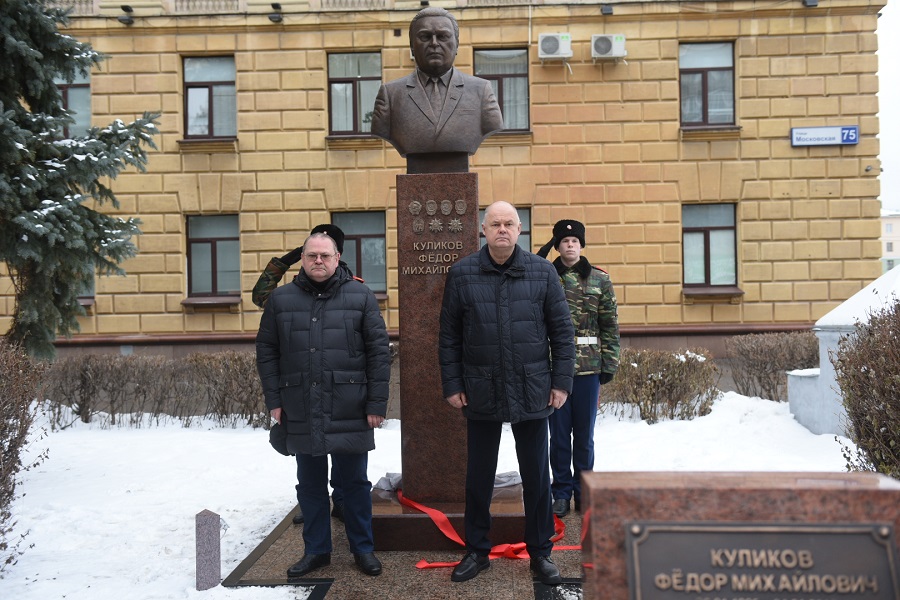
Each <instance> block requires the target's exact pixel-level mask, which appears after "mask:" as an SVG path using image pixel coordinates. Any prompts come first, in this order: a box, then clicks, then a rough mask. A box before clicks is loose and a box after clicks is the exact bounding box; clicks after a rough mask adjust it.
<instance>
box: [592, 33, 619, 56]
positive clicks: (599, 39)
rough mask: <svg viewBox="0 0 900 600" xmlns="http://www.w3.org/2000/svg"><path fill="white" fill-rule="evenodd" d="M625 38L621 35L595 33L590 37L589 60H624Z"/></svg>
mask: <svg viewBox="0 0 900 600" xmlns="http://www.w3.org/2000/svg"><path fill="white" fill-rule="evenodd" d="M627 54H628V52H626V51H625V36H624V35H623V34H621V33H597V34H594V35H592V36H591V58H594V59H597V58H624V57H625V56H626V55H627Z"/></svg>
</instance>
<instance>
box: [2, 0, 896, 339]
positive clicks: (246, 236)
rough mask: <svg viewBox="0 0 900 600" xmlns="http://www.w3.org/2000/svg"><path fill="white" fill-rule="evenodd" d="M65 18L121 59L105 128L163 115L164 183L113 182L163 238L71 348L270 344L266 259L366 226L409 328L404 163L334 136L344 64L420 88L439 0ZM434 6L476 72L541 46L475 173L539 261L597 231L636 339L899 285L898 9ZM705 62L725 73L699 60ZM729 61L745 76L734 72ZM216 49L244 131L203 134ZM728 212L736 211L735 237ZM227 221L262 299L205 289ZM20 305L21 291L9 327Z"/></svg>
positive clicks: (100, 6) (243, 4)
mask: <svg viewBox="0 0 900 600" xmlns="http://www.w3.org/2000/svg"><path fill="white" fill-rule="evenodd" d="M61 4H71V5H74V8H75V12H74V14H73V16H72V18H71V23H70V25H69V27H68V28H67V29H66V33H67V34H69V35H72V36H73V37H76V38H77V39H79V40H82V41H85V42H89V43H90V44H91V45H92V46H93V47H94V48H95V49H97V50H99V51H101V52H103V53H105V54H107V55H108V56H109V59H108V60H107V61H105V62H104V63H103V64H102V68H101V69H100V70H97V71H96V72H94V73H93V74H92V75H91V77H90V111H91V119H92V122H93V124H94V125H103V124H106V123H108V122H110V121H113V120H114V119H122V120H123V121H126V122H127V121H130V120H133V119H134V118H136V117H137V116H140V115H141V114H142V113H143V112H144V111H150V112H161V113H162V117H161V119H160V133H159V135H157V136H156V138H155V141H156V143H157V145H158V146H159V150H158V151H151V153H150V162H149V168H148V171H147V172H146V173H137V172H134V171H128V172H124V173H122V174H121V175H120V176H119V177H118V178H117V179H116V180H115V181H113V182H112V188H113V190H114V191H115V193H116V195H117V197H118V199H119V200H120V202H121V210H120V211H118V212H119V214H121V215H123V216H136V217H139V218H140V219H141V220H142V222H143V225H142V228H141V229H142V231H143V235H141V236H139V237H138V238H137V239H136V244H137V246H138V247H139V250H140V251H139V254H138V256H136V257H135V258H133V259H131V260H128V261H127V262H126V263H124V264H123V267H124V268H125V270H126V271H127V273H128V274H127V276H126V277H112V278H98V279H97V281H96V283H95V288H94V292H93V297H92V299H91V300H90V301H89V302H86V303H85V304H86V305H87V312H88V314H87V315H86V316H84V317H83V318H81V320H80V323H81V334H80V335H79V336H76V338H75V339H74V340H73V341H72V342H70V344H71V343H76V344H82V343H98V342H103V343H106V344H111V345H117V344H119V345H122V344H141V343H144V342H147V343H166V344H176V345H177V344H180V343H186V344H193V345H196V344H204V343H209V342H210V341H211V340H221V341H223V342H232V341H235V342H244V343H246V342H249V341H251V340H252V339H253V335H254V334H255V332H256V329H257V326H258V323H259V318H260V314H261V311H260V309H258V308H257V307H256V306H255V305H254V304H253V303H252V302H251V289H252V288H253V285H254V284H255V282H256V280H257V277H258V276H259V274H260V272H261V271H262V269H263V268H264V267H265V265H266V263H267V262H268V261H269V259H270V258H272V257H273V256H280V255H281V254H284V253H285V252H286V251H287V250H290V249H292V248H294V247H296V246H298V245H300V244H302V242H303V239H304V238H305V236H306V235H307V234H308V232H309V230H310V228H312V227H313V226H314V225H316V224H318V223H323V222H331V221H333V220H334V217H335V215H336V214H340V213H356V212H377V213H379V214H383V215H384V231H383V240H384V248H385V257H384V258H385V262H384V264H385V275H386V276H385V286H384V289H383V290H378V291H379V298H380V302H381V303H382V307H383V311H384V315H385V318H386V321H387V324H388V328H389V329H394V330H396V329H397V328H398V325H399V314H398V290H397V280H398V275H397V232H396V221H397V219H396V206H395V202H396V196H395V192H396V189H395V188H396V184H395V181H396V176H397V175H398V174H401V173H404V172H405V160H404V159H402V158H401V157H400V156H399V155H398V153H397V152H396V151H395V150H394V149H393V148H392V147H390V146H389V145H388V144H386V143H385V142H383V141H381V140H379V139H377V138H373V137H371V136H368V135H365V134H359V132H357V133H356V134H353V135H340V134H335V132H334V131H333V128H334V125H333V123H332V118H333V116H334V115H331V114H330V110H331V109H332V108H333V106H334V98H333V97H332V93H333V91H334V90H335V89H336V88H335V87H334V86H335V85H336V84H335V81H334V80H335V74H334V73H333V72H331V73H330V72H329V57H330V56H331V55H333V54H348V53H369V54H374V55H376V56H377V57H380V62H381V73H380V77H381V79H382V81H385V82H387V81H391V80H394V79H396V78H398V77H401V76H403V75H406V74H408V73H409V72H411V71H412V70H413V69H414V67H415V65H414V63H413V61H412V59H411V56H410V50H409V45H408V35H407V28H408V25H409V22H410V19H411V18H412V17H413V15H414V14H415V12H416V11H418V10H419V9H420V8H421V5H420V3H419V2H415V3H412V2H400V1H396V2H391V0H320V1H316V0H312V1H309V2H307V1H304V0H282V1H281V2H280V3H278V7H280V8H276V7H275V5H273V4H271V3H269V2H257V1H254V0H246V1H244V0H141V1H135V2H132V3H131V4H130V8H131V9H132V11H131V12H124V11H123V10H122V8H120V6H121V5H120V4H118V3H113V2H107V1H105V0H100V1H75V2H61ZM423 4H425V3H423ZM432 5H435V6H442V7H444V8H447V9H448V10H450V11H451V13H452V14H454V16H455V17H456V18H457V20H458V22H459V25H460V48H459V55H458V57H457V61H456V67H457V68H460V69H461V70H463V71H465V72H467V73H473V72H475V71H476V70H478V68H479V65H478V64H477V63H478V60H479V58H478V57H479V56H480V55H479V54H478V52H482V51H486V55H489V56H491V55H492V54H491V51H492V50H507V49H515V50H522V49H524V50H526V53H525V54H524V56H525V57H527V58H525V65H526V73H525V74H526V76H527V88H526V92H527V104H526V105H525V107H526V109H527V113H526V117H525V118H526V126H525V127H520V128H519V129H517V130H515V131H512V130H510V131H504V132H501V133H499V134H497V135H494V136H492V137H490V138H489V139H488V140H486V141H485V142H484V144H483V145H482V146H481V147H480V149H479V150H478V152H477V153H476V154H475V155H474V156H472V157H471V159H470V170H471V171H472V172H474V173H477V175H478V185H479V201H480V204H481V205H482V206H486V205H487V204H489V203H491V202H493V201H495V200H507V201H509V202H511V203H513V204H514V205H515V206H516V207H517V208H519V209H523V210H526V211H527V215H528V219H529V221H530V223H528V229H529V236H530V237H529V238H528V239H529V240H530V244H531V250H532V251H534V250H535V249H536V248H538V247H540V246H541V245H542V244H543V243H544V242H545V241H547V240H548V239H549V238H550V235H551V228H552V226H553V223H555V222H556V221H557V220H558V219H562V218H570V219H577V220H580V221H582V222H584V223H585V224H586V227H587V235H586V239H587V247H586V250H585V255H586V256H587V257H588V259H589V260H590V261H591V263H592V264H595V265H598V266H602V267H603V268H604V269H605V270H607V271H608V272H609V273H610V275H611V277H612V280H613V283H614V286H615V290H616V293H617V297H618V302H619V318H620V324H621V326H622V330H623V334H625V335H626V336H627V335H632V336H635V337H639V336H645V337H646V336H692V335H701V334H703V333H719V334H723V335H724V334H736V333H742V332H753V331H765V330H777V329H784V330H789V329H796V328H803V327H808V326H810V325H811V324H812V323H814V322H815V321H816V320H817V319H818V318H819V317H821V316H822V315H824V314H825V313H827V312H828V311H830V310H831V309H832V308H834V307H835V306H837V305H838V304H840V303H841V302H842V301H843V300H845V299H847V298H848V297H850V296H851V295H852V294H853V293H854V292H856V291H858V290H859V289H861V288H862V287H864V286H865V285H866V284H867V283H869V282H870V281H872V280H873V279H875V278H876V277H878V276H879V275H880V273H881V265H880V262H879V259H880V257H881V245H880V242H879V237H880V221H879V216H880V213H879V208H880V205H879V202H878V199H877V198H878V194H879V182H878V178H877V174H878V173H879V172H880V165H879V162H878V153H879V145H878V140H877V137H876V136H877V134H878V130H879V129H878V118H877V112H878V103H877V97H876V93H877V91H878V74H877V71H878V63H877V58H876V55H875V51H876V47H877V39H876V34H875V30H876V20H877V13H878V11H879V10H880V9H881V8H882V7H883V5H884V2H874V3H873V2H867V1H864V0H829V1H828V2H822V3H821V4H818V3H817V2H816V1H815V0H805V1H804V0H791V1H790V2H779V3H773V2H769V1H759V0H746V1H744V0H737V1H733V2H676V1H637V2H623V3H615V2H613V3H609V4H597V3H569V4H565V3H540V4H525V3H518V2H510V1H508V0H495V1H487V0H477V1H476V0H469V1H466V0H458V1H455V2H445V1H440V2H432ZM129 20H130V21H131V23H130V24H129V23H128V21H129ZM548 34H551V36H552V35H553V34H555V35H556V37H557V39H556V41H557V42H559V41H562V42H563V43H564V44H565V42H566V35H564V34H567V35H568V36H570V40H571V41H570V43H571V56H564V57H562V56H561V57H556V56H549V57H548V56H546V55H547V54H548V53H549V54H553V52H554V48H547V49H545V48H543V47H542V46H541V43H542V42H543V39H544V36H546V35H548ZM560 34H563V35H560ZM611 35H615V36H622V37H621V38H619V39H618V40H617V41H618V42H620V43H624V49H625V51H626V54H625V56H619V57H615V58H609V57H602V56H601V57H599V58H597V57H594V56H592V53H596V52H597V50H596V49H595V47H594V46H595V40H596V39H597V38H596V37H595V36H611ZM713 44H718V46H713ZM698 48H699V49H700V50H701V51H702V52H701V55H704V53H705V52H706V51H707V50H713V51H718V52H719V54H718V57H719V58H715V57H714V58H713V60H712V62H711V63H710V62H705V59H703V58H702V56H701V57H700V58H699V59H696V58H691V56H692V55H691V51H692V50H694V49H698ZM723 48H724V50H722V49H723ZM620 49H621V48H620ZM565 50H566V48H565V47H564V48H563V51H562V52H561V54H566V53H567V52H565ZM600 50H601V51H602V50H603V48H600ZM713 54H715V52H713ZM729 56H730V60H731V64H730V75H729V71H728V69H729V65H728V64H724V63H718V62H716V61H717V60H719V59H723V60H724V62H725V63H727V62H728V57H729ZM207 57H214V58H219V57H224V58H226V59H229V57H230V58H231V59H233V69H234V82H233V89H234V107H235V108H234V110H235V132H234V134H233V135H225V136H218V137H210V138H203V137H200V138H197V137H192V136H191V135H190V134H189V132H188V131H187V130H188V129H189V127H190V126H189V125H188V119H186V117H185V113H186V111H189V110H190V107H189V103H188V101H187V99H186V95H187V90H188V88H189V87H190V83H191V82H190V81H188V80H187V76H188V74H187V73H186V71H187V69H186V67H185V65H186V64H193V63H190V62H189V61H188V62H186V59H197V58H200V59H203V58H207ZM692 61H693V62H692ZM200 64H205V63H203V62H202V61H201V63H200ZM709 67H713V69H712V70H710V68H709ZM720 67H721V69H720V73H719V74H716V73H713V71H715V69H716V68H720ZM723 73H724V75H722V74H723ZM720 75H721V77H720ZM695 76H696V77H695ZM200 77H201V79H202V74H201V76H200ZM729 78H730V81H731V83H730V84H729V83H728V80H729ZM692 82H693V83H692ZM723 82H724V83H723ZM693 84H697V86H699V87H697V86H695V87H692V85H693ZM707 85H708V86H709V88H707V87H705V86H707ZM729 85H730V86H731V90H730V93H731V98H730V100H729V97H728V92H729V90H728V88H729ZM713 88H715V90H716V94H717V95H716V94H714V95H709V94H708V92H709V90H713ZM719 92H722V93H721V94H719ZM689 93H698V94H700V99H699V102H700V104H698V105H697V106H702V108H700V109H697V108H696V107H694V106H693V105H691V103H690V102H688V98H687V97H686V96H687V95H689ZM729 102H730V104H729ZM214 103H215V101H213V104H214ZM501 105H502V103H501ZM520 108H521V107H520ZM707 109H708V112H707ZM697 110H699V111H700V112H696V111H697ZM719 110H723V111H724V112H723V113H721V115H724V116H723V117H721V118H720V116H721V115H720V116H716V114H718V113H716V111H719ZM729 110H730V111H731V112H730V113H729V112H728V111H729ZM695 113H696V114H697V115H700V117H699V120H697V118H695V117H692V116H691V115H693V114H695ZM714 113H716V114H714ZM729 115H730V116H729ZM823 128H828V129H827V130H826V129H823ZM834 128H837V129H838V130H841V131H852V130H853V128H855V131H856V132H857V133H856V135H857V136H858V138H857V139H856V143H845V142H847V141H848V140H831V143H824V144H819V143H814V144H810V145H806V144H805V142H804V141H803V139H801V138H800V137H798V136H801V135H802V134H803V132H806V131H807V130H811V131H813V133H816V132H820V131H822V132H825V131H828V132H830V131H831V130H832V129H834ZM849 141H852V140H849ZM711 206H714V207H716V210H715V211H713V212H712V213H709V214H711V215H713V219H712V221H706V220H705V219H707V218H708V217H709V214H707V213H708V211H707V208H709V207H711ZM719 209H722V210H724V211H725V213H727V214H732V215H733V222H732V223H731V225H730V226H729V225H728V223H727V222H726V223H724V225H725V227H724V230H720V229H717V227H718V226H719V225H722V223H721V222H719V221H717V220H716V218H715V215H716V214H719V212H720V211H719ZM723 214H724V213H723ZM214 215H231V216H234V217H235V218H236V223H237V228H238V235H237V239H238V241H237V243H238V245H239V250H238V252H239V254H238V256H239V270H240V272H239V276H238V277H239V282H240V290H239V292H238V293H237V294H231V295H230V296H228V295H226V296H227V297H225V296H221V295H219V296H215V295H213V296H210V295H206V296H200V297H193V296H192V294H191V281H190V277H191V276H190V275H189V272H188V271H189V263H190V261H191V260H193V259H192V257H191V254H190V250H189V247H188V246H189V245H190V243H191V242H190V241H189V237H188V236H189V232H188V221H189V218H190V217H194V216H199V217H203V216H214ZM698 215H699V216H698ZM698 218H699V221H698V220H697V219H698ZM726 220H727V219H726ZM729 232H730V233H729ZM553 256H554V255H553V254H551V258H553ZM704 257H705V258H704ZM704 261H705V263H706V264H705V265H704V264H701V263H703V262H704ZM717 261H720V262H722V261H724V267H722V265H719V266H716V264H717ZM686 263H690V264H686ZM694 263H696V264H694ZM729 265H732V266H729ZM722 269H724V271H722ZM717 270H718V271H721V272H719V273H718V274H717V273H716V271H717ZM710 277H712V279H710ZM717 277H718V279H716V278H717ZM13 305H14V302H13V297H12V289H11V283H10V282H9V278H8V277H5V278H0V307H5V310H4V312H3V313H2V316H0V321H2V325H3V326H4V328H8V325H9V321H10V319H11V315H12V310H13ZM679 339H680V337H679Z"/></svg>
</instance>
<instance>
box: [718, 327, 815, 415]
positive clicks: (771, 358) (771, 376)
mask: <svg viewBox="0 0 900 600" xmlns="http://www.w3.org/2000/svg"><path fill="white" fill-rule="evenodd" d="M725 348H726V350H727V352H728V357H729V360H730V361H731V370H732V377H733V378H734V385H735V388H737V390H736V391H737V392H738V393H739V394H741V395H743V396H757V397H759V398H765V399H767V400H776V401H780V402H785V401H787V372H788V371H792V370H794V369H812V368H814V367H818V366H819V340H818V338H817V337H816V335H815V334H814V333H813V332H812V331H798V332H789V333H753V334H748V335H737V336H734V337H731V338H728V339H727V340H725Z"/></svg>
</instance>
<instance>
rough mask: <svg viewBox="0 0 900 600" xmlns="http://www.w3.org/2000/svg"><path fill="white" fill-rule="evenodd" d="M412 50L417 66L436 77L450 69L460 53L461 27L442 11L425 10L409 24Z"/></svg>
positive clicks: (430, 7)
mask: <svg viewBox="0 0 900 600" xmlns="http://www.w3.org/2000/svg"><path fill="white" fill-rule="evenodd" d="M409 47H410V49H411V50H412V53H413V56H414V57H415V59H416V66H418V67H419V69H421V70H422V71H423V72H425V73H427V74H428V75H431V76H433V77H440V76H441V75H443V74H444V73H446V72H447V71H449V70H450V68H451V67H452V66H453V61H454V60H455V59H456V53H457V51H458V50H459V24H458V23H457V22H456V19H455V18H454V17H453V15H451V14H450V13H449V12H447V11H446V10H445V9H443V8H439V7H436V6H434V7H432V6H429V7H428V8H423V9H422V10H420V11H419V12H418V13H416V16H415V17H413V19H412V21H411V22H410V24H409Z"/></svg>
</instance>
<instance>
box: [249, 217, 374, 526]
mask: <svg viewBox="0 0 900 600" xmlns="http://www.w3.org/2000/svg"><path fill="white" fill-rule="evenodd" d="M314 233H324V234H325V235H327V236H328V237H330V238H331V239H333V240H334V245H335V247H336V248H337V251H338V254H341V253H342V252H343V251H344V232H343V231H342V230H341V228H340V227H338V226H337V225H332V224H331V223H323V224H321V225H316V226H315V227H313V229H312V231H310V232H309V235H312V234H314ZM302 255H303V246H301V247H299V248H294V249H293V250H291V251H290V252H288V253H287V254H285V255H284V256H282V257H280V258H278V257H273V258H272V260H270V261H269V264H267V265H266V268H265V269H264V270H263V272H262V274H261V275H260V276H259V279H258V280H257V281H256V285H254V286H253V295H252V299H253V304H255V305H257V306H258V307H260V308H263V307H264V306H265V305H266V300H268V299H269V295H270V294H271V293H272V292H273V291H274V290H275V288H277V287H278V284H279V283H280V282H281V278H282V277H284V274H285V273H287V272H288V270H289V269H290V268H291V266H292V265H294V264H295V263H296V262H297V261H299V260H300V258H301V257H302ZM338 264H339V265H342V266H344V267H347V263H345V262H344V261H340V262H339V263H338ZM347 270H348V271H349V267H348V269H347ZM350 275H351V276H353V273H352V272H351V273H350ZM353 278H354V279H357V280H359V281H362V279H360V278H359V277H353ZM298 479H299V475H298ZM329 483H331V488H332V492H331V503H332V504H333V507H332V509H331V516H332V517H334V518H336V519H338V520H339V521H343V520H344V493H343V491H342V489H341V484H340V479H339V476H338V471H337V469H336V468H335V466H334V464H332V465H331V480H330V482H329ZM293 522H294V525H299V524H300V523H302V522H303V513H302V512H301V511H300V508H299V507H298V508H297V512H296V513H295V514H294V518H293Z"/></svg>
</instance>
